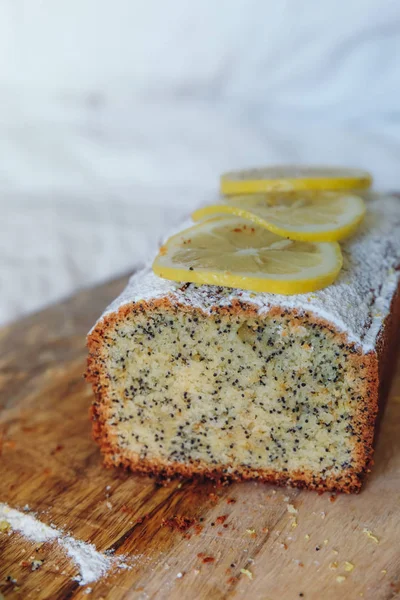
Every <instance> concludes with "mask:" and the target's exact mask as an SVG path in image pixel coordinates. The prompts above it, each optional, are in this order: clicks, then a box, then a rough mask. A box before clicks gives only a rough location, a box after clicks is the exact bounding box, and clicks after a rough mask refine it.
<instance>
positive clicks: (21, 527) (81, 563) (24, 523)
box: [0, 503, 128, 585]
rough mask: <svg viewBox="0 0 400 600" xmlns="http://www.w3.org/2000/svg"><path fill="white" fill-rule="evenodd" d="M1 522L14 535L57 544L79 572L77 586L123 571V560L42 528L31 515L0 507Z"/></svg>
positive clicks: (37, 520) (42, 525)
mask: <svg viewBox="0 0 400 600" xmlns="http://www.w3.org/2000/svg"><path fill="white" fill-rule="evenodd" d="M1 520H5V521H7V523H9V525H10V527H11V529H12V530H14V531H18V532H19V533H21V534H22V535H23V536H25V537H26V538H28V539H29V540H32V541H34V542H49V541H53V540H57V542H58V543H59V545H60V546H61V547H62V548H63V549H64V550H65V552H66V553H67V554H68V556H69V557H70V558H71V559H72V560H73V562H74V563H75V565H76V566H77V567H78V569H79V575H78V576H77V577H75V578H74V579H76V581H79V583H80V585H86V584H87V583H92V582H94V581H97V580H98V579H100V577H102V576H104V575H105V574H106V573H107V572H108V571H110V570H111V569H112V568H127V566H128V565H126V563H124V562H123V560H124V558H123V557H112V556H108V555H107V554H104V553H103V552H99V551H98V550H96V547H95V546H94V545H93V544H88V543H86V542H83V541H81V540H77V539H75V538H73V537H72V536H70V535H65V534H64V533H63V532H62V531H61V530H59V529H56V528H55V527H50V526H49V525H45V524H44V523H42V522H41V521H40V520H39V519H37V518H36V517H35V516H33V515H32V514H28V513H26V512H21V511H19V510H15V509H14V508H10V507H9V506H7V504H2V503H0V521H1Z"/></svg>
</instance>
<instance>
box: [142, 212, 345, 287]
mask: <svg viewBox="0 0 400 600" xmlns="http://www.w3.org/2000/svg"><path fill="white" fill-rule="evenodd" d="M341 266H342V254H341V251H340V247H339V245H338V244H336V243H322V244H321V243H314V242H299V241H292V240H287V239H283V238H282V237H280V236H277V235H276V234H274V233H272V232H270V231H268V230H266V229H265V228H264V227H260V226H259V225H257V224H256V223H252V222H249V221H246V220H244V219H242V218H239V217H235V216H233V217H222V218H215V219H211V220H207V221H203V222H201V223H199V224H198V225H195V226H194V227H190V228H189V229H186V230H185V231H182V232H181V233H178V234H177V235H174V236H173V237H171V238H169V240H168V241H167V242H166V244H165V245H164V246H162V247H161V248H160V251H159V254H158V256H157V257H156V259H155V261H154V263H153V271H154V273H155V274H156V275H158V276H160V277H164V278H165V279H172V280H174V281H184V282H193V283H198V284H208V285H217V286H227V287H233V288H242V289H246V290H253V291H255V292H270V293H274V294H285V295H288V294H301V293H306V292H312V291H315V290H318V289H321V288H323V287H326V286H327V285H330V284H331V283H332V282H333V281H334V280H335V278H336V277H337V275H338V273H339V271H340V269H341Z"/></svg>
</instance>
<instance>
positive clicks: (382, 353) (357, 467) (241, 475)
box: [86, 286, 400, 493]
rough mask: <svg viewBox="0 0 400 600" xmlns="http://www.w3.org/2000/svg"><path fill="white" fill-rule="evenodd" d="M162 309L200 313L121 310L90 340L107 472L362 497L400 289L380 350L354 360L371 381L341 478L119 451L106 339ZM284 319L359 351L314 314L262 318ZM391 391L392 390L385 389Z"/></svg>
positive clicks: (240, 307)
mask: <svg viewBox="0 0 400 600" xmlns="http://www.w3.org/2000/svg"><path fill="white" fill-rule="evenodd" d="M159 308H163V309H164V310H168V311H177V310H179V311H187V312H195V311H196V310H198V309H193V308H188V307H187V306H183V305H178V304H177V303H175V302H171V301H170V299H169V298H167V297H166V298H162V299H157V300H152V301H140V302H137V303H130V304H126V305H124V306H122V307H120V308H119V310H118V311H117V312H113V313H109V314H107V315H105V316H104V317H103V319H102V320H101V321H100V322H98V323H97V325H96V326H95V328H94V329H93V330H92V332H91V333H90V334H89V336H88V349H89V357H88V366H87V372H86V378H87V380H88V381H89V382H91V384H92V386H93V391H94V394H95V400H94V402H93V405H92V407H91V418H92V421H93V437H94V439H95V440H96V442H97V443H98V444H99V446H100V449H101V451H102V453H103V455H104V463H105V465H106V466H109V467H110V466H114V467H123V468H125V469H130V470H131V471H133V472H137V473H145V474H147V475H153V476H158V477H162V478H171V477H177V476H178V477H179V476H180V477H185V478H186V477H188V478H192V477H206V478H211V479H214V480H220V481H221V480H232V481H244V480H249V479H257V480H258V481H263V482H271V483H276V484H280V485H285V484H286V485H291V486H294V487H302V488H307V489H310V490H317V491H318V492H324V491H331V492H346V493H351V492H358V491H359V490H360V487H361V484H362V480H363V477H364V475H365V473H366V472H368V471H369V468H370V465H371V463H372V455H373V440H374V430H375V422H376V416H377V413H378V407H380V408H381V407H383V405H384V400H385V391H386V390H385V386H384V385H383V383H384V381H385V380H387V378H388V376H389V374H390V365H391V364H393V355H394V350H395V345H396V344H395V342H396V339H397V336H396V330H397V327H398V325H399V321H400V286H399V288H398V290H397V293H396V294H395V296H394V298H393V300H392V304H391V311H390V314H389V316H388V317H387V318H386V320H385V321H384V324H383V326H382V328H381V331H380V333H379V336H378V343H377V346H376V350H375V351H372V352H368V353H367V354H363V353H362V351H361V350H360V349H356V352H353V353H352V355H351V360H352V361H354V364H355V366H357V367H359V368H364V369H366V373H367V377H366V381H365V389H364V390H361V394H360V395H361V396H362V400H361V401H360V406H359V408H358V411H357V415H356V417H357V418H356V420H357V422H358V423H360V426H359V430H356V431H355V433H356V436H357V438H358V440H359V441H358V442H356V450H355V461H354V463H353V466H352V467H351V468H348V469H344V470H343V471H341V473H340V474H339V475H336V476H324V477H321V476H319V475H318V474H315V473H312V472H307V471H302V472H299V471H288V472H287V473H282V472H277V471H275V470H273V469H268V470H263V469H251V468H248V467H237V468H236V469H235V470H234V471H233V472H229V474H227V472H226V470H227V469H226V468H227V467H229V465H221V466H220V467H219V468H213V467H211V466H210V465H208V464H207V463H205V462H200V461H196V462H193V463H191V464H183V463H178V462H160V461H156V460H149V459H143V458H139V456H138V455H137V454H134V453H131V452H129V451H126V450H124V451H123V452H121V449H120V448H119V447H118V445H117V440H116V439H114V438H115V436H114V434H113V432H112V430H111V428H110V427H109V426H108V425H107V418H108V409H109V406H110V401H109V399H108V395H107V390H108V380H107V376H106V373H105V372H104V370H103V369H102V362H103V357H104V349H105V348H104V337H105V336H106V334H107V332H109V331H111V330H112V329H113V328H114V327H115V325H117V324H118V323H120V322H123V321H124V319H125V318H126V316H127V315H128V314H130V313H132V312H146V313H148V312H151V311H153V310H156V309H159ZM215 311H218V312H219V313H224V314H231V315H235V314H238V313H240V314H241V315H242V316H243V315H244V316H248V317H252V316H255V315H256V314H257V308H256V307H254V306H252V305H249V304H242V303H240V302H239V301H237V302H234V303H232V304H231V305H230V306H226V307H215ZM280 313H284V314H285V316H286V317H289V318H294V319H296V321H297V323H299V321H300V322H303V324H305V325H306V324H310V323H318V324H320V325H323V326H324V327H326V328H327V329H328V330H329V331H331V332H332V333H334V335H335V338H336V339H337V340H339V341H340V342H342V343H345V344H346V345H347V346H349V347H352V348H354V345H353V344H349V343H348V342H347V340H346V335H345V334H344V333H338V332H337V331H336V330H335V328H334V327H333V325H332V324H331V323H329V322H327V321H324V320H323V319H320V318H317V317H315V316H313V315H312V314H298V313H297V311H295V310H285V309H279V308H277V307H274V308H272V309H271V310H270V311H269V312H268V313H266V314H265V315H263V317H265V318H268V317H273V316H274V315H277V314H280ZM386 387H387V386H386Z"/></svg>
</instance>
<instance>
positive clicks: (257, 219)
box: [192, 192, 366, 242]
mask: <svg viewBox="0 0 400 600" xmlns="http://www.w3.org/2000/svg"><path fill="white" fill-rule="evenodd" d="M267 197H268V195H265V196H260V195H255V196H243V197H242V196H236V197H235V198H234V199H231V200H227V201H226V202H224V203H222V204H216V205H212V206H205V207H203V208H200V209H198V210H196V211H195V212H194V213H193V214H192V219H193V220H194V221H201V220H204V219H207V218H212V217H215V216H217V215H226V214H230V215H236V216H238V217H241V218H243V219H247V220H250V221H253V222H254V223H257V224H258V225H260V226H261V227H265V228H266V229H268V230H269V231H272V232H273V233H276V234H277V235H280V236H282V237H287V238H289V239H291V240H299V241H312V242H337V241H339V240H342V239H344V238H346V237H349V236H350V235H351V234H352V233H354V231H355V230H356V229H357V228H358V226H359V224H360V223H361V221H362V219H363V218H364V215H365V211H366V208H365V203H364V200H363V199H362V198H360V197H359V196H355V195H343V196H342V195H339V194H336V193H334V192H333V193H330V192H327V193H325V194H323V195H322V196H320V195H319V194H318V196H317V195H315V198H320V209H321V210H322V211H323V210H324V208H326V207H327V206H329V205H328V204H327V202H329V198H331V199H333V200H334V201H336V200H338V199H339V200H341V201H342V202H341V204H342V211H341V212H340V211H338V212H336V213H335V214H334V215H333V217H332V219H331V220H329V219H328V217H326V218H325V222H323V223H315V222H312V218H311V220H310V221H308V222H307V219H306V220H305V222H304V219H302V221H303V222H300V221H299V222H296V221H295V220H294V221H293V220H292V222H290V218H288V219H287V221H286V222H285V212H284V211H283V212H282V210H280V212H278V213H277V212H276V207H275V206H274V205H269V204H268V201H267V200H265V199H266V198H267ZM299 197H301V194H299ZM326 197H327V198H326ZM264 200H265V206H263V204H264ZM324 203H325V204H324ZM260 207H261V210H260ZM315 207H316V210H318V203H317V204H315ZM306 208H307V210H309V208H308V207H306ZM257 209H258V210H257ZM286 210H287V212H286V215H287V216H288V217H290V214H289V213H290V211H291V210H292V209H291V207H290V205H289V206H288V207H287V209H286ZM274 213H275V214H274Z"/></svg>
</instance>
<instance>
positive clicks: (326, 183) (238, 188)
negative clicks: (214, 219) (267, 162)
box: [220, 166, 372, 196]
mask: <svg viewBox="0 0 400 600" xmlns="http://www.w3.org/2000/svg"><path fill="white" fill-rule="evenodd" d="M371 184H372V176H371V175H370V174H369V173H368V172H367V171H362V170H359V169H345V168H334V167H300V166H287V167H274V166H272V167H261V168H255V169H244V170H237V171H230V172H228V173H224V174H222V175H221V178H220V189H221V193H222V194H224V195H226V196H230V195H241V194H257V193H262V192H288V191H294V190H332V191H340V190H362V189H367V188H369V187H371Z"/></svg>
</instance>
